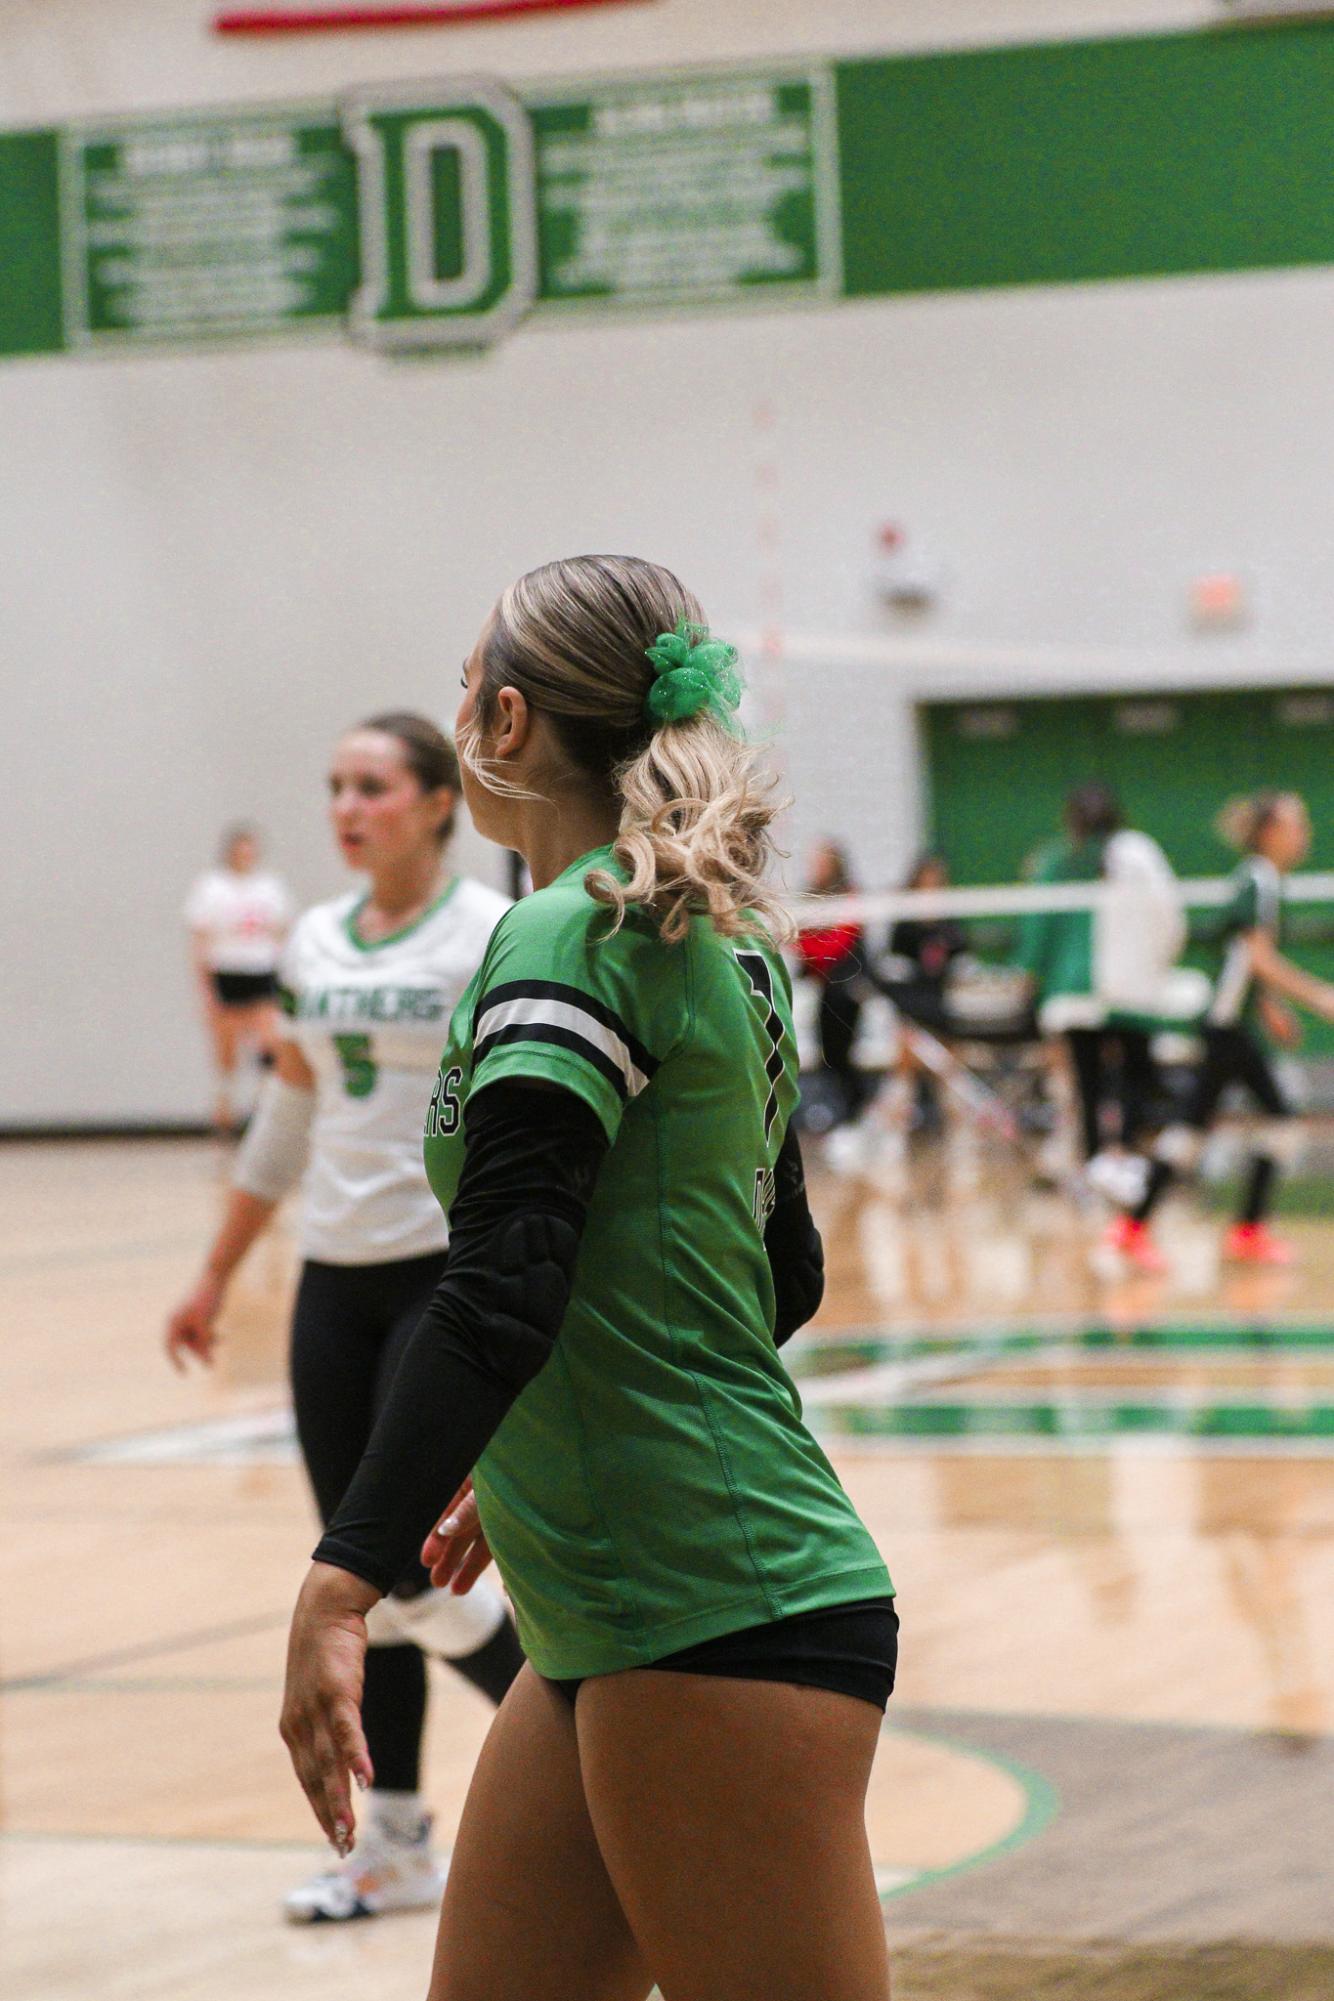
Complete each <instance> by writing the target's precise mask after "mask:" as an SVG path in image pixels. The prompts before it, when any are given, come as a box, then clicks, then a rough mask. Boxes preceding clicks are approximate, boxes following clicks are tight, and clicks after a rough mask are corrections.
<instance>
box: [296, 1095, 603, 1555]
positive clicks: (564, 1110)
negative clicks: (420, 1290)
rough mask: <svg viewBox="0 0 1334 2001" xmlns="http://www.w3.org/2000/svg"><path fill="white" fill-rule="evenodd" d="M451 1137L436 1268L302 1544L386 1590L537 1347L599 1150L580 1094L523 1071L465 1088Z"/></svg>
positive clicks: (561, 1295)
mask: <svg viewBox="0 0 1334 2001" xmlns="http://www.w3.org/2000/svg"><path fill="white" fill-rule="evenodd" d="M464 1144H465V1152H464V1163H463V1173H462V1176H461V1177H460V1180H459V1187H458V1193H457V1194H456V1196H455V1198H454V1201H453V1203H452V1204H451V1206H450V1211H449V1230H450V1236H449V1260H448V1263H447V1264H446V1266H445V1272H444V1276H443V1277H442V1279H441V1281H440V1284H439V1286H438V1287H437V1288H436V1292H435V1296H434V1298H433V1299H432V1301H431V1304H430V1305H429V1307H428V1308H427V1310H426V1312H425V1314H424V1315H423V1316H422V1319H421V1321H420V1323H419V1325H418V1327H417V1331H416V1332H415V1334H414V1335H413V1336H412V1339H411V1340H410V1341H409V1343H408V1346H407V1348H406V1349H405V1351H404V1355H403V1360H402V1362H401V1363H400V1364H399V1367H398V1371H397V1373H396V1374H395V1376H394V1380H393V1384H392V1387H391V1388H390V1391H389V1395H388V1398H387V1399H386V1401H385V1405H384V1408H383V1410H382V1411H381V1413H380V1416H379V1418H378V1419H377V1421H376V1425H375V1429H374V1431H373V1432H372V1433H371V1438H370V1443H369V1444H368V1445H367V1447H366V1451H365V1453H364V1455H363V1457H362V1461H361V1464H360V1466H359V1467H358V1468H357V1471H356V1473H355V1474H354V1475H353V1478H352V1483H351V1485H350V1486H349V1488H348V1490H347V1493H346V1494H345V1495H344V1497H343V1500H342V1503H341V1505H340V1506H339V1508H338V1509H337V1511H336V1512H335V1514H334V1517H333V1519H332V1521H331V1522H330V1523H329V1526H328V1528H327V1529H326V1530H325V1533H324V1535H323V1536H322V1537H321V1539H320V1542H319V1545H318V1547H317V1548H316V1550H315V1558H316V1561H317V1562H320V1563H332V1564H337V1566H338V1567H339V1569H341V1570H350V1571H353V1572H354V1573H355V1574H356V1575H357V1576H358V1577H363V1578H365V1580H366V1582H367V1583H368V1584H373V1585H375V1586H376V1588H377V1589H378V1590H379V1591H381V1592H386V1593H387V1592H389V1591H391V1590H392V1589H393V1587H394V1585H395V1584H396V1583H397V1582H398V1580H399V1578H400V1577H401V1576H402V1575H403V1573H404V1571H405V1570H407V1569H408V1567H409V1565H410V1564H412V1563H413V1562H414V1561H415V1559H416V1557H417V1554H418V1551H419V1550H420V1548H421V1545H422V1542H423V1541H424V1539H425V1537H426V1535H427V1534H428V1533H429V1531H430V1530H431V1529H432V1528H433V1527H434V1525H435V1523H436V1521H437V1519H438V1518H439V1514H440V1511H441V1509H442V1508H443V1507H444V1506H445V1505H446V1503H447V1502H448V1501H449V1500H450V1499H452V1497H453V1495H454V1493H455V1491H456V1489H457V1488H458V1487H459V1486H460V1485H461V1484H462V1482H463V1480H464V1479H465V1478H466V1476H467V1475H468V1473H470V1472H471V1470H472V1468H473V1466H474V1464H475V1463H476V1461H477V1459H478V1457H479V1456H480V1454H481V1453H482V1451H483V1449H484V1448H485V1446H486V1444H487V1442H488V1441H489V1439H490V1438H491V1435H492V1433H493V1432H494V1431H495V1430H496V1429H497V1428H498V1426H499V1424H500V1422H501V1420H502V1418H503V1417H504V1416H505V1413H506V1412H507V1411H508V1409H509V1407H510V1405H511V1404H512V1403H513V1402H514V1399H515V1398H516V1397H517V1396H518V1394H519V1392H520V1391H521V1390H522V1389H523V1388H524V1387H525V1385H526V1384H528V1383H530V1382H531V1381H532V1379H533V1377H534V1376H535V1375H536V1374H537V1373H538V1371H539V1370H540V1369H541V1368H542V1367H543V1365H544V1363H545V1362H546V1361H547V1360H548V1358H549V1356H550V1354H551V1351H552V1348H553V1347H554V1346H555V1342H556V1337H557V1335H558V1334H559V1332H560V1325H561V1321H562V1320H563V1319H564V1317H565V1309H566V1307H567V1305H568V1304H569V1298H570V1286H571V1282H572V1279H573V1274H574V1263H575V1258H576V1255H577V1253H578V1249H579V1240H580V1237H581V1236H582V1234H583V1228H584V1223H585V1220H586V1217H587V1214H588V1204H589V1200H590V1198H591V1196H592V1193H593V1186H594V1183H595V1182H596V1180H597V1176H598V1170H599V1168H600V1167H601V1165H602V1161H603V1157H604V1156H605V1154H606V1152H607V1137H606V1134H605V1133H604V1131H603V1129H602V1125H601V1123H600V1121H599V1120H598V1118H597V1117H596V1115H595V1114H594V1113H593V1111H592V1110H591V1109H590V1108H589V1107H588V1106H587V1105H586V1104H585V1103H584V1102H583V1100H582V1099H581V1098H577V1097H576V1096H575V1095H574V1093H573V1092H572V1091H564V1090H560V1089H551V1088H549V1087H544V1086H543V1085H540V1084H526V1083H522V1082H504V1083H497V1084H491V1085H489V1086H487V1088H486V1089H485V1090H482V1091H480V1092H479V1093H478V1094H477V1096H476V1098H474V1099H472V1100H470V1102H469V1104H468V1108H467V1112H466V1114H465V1123H464Z"/></svg>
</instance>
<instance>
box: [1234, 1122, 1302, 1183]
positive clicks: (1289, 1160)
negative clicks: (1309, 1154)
mask: <svg viewBox="0 0 1334 2001" xmlns="http://www.w3.org/2000/svg"><path fill="white" fill-rule="evenodd" d="M1247 1138H1248V1139H1249V1142H1250V1148H1251V1152H1252V1153H1258V1154H1263V1155H1264V1156H1265V1158H1266V1159H1268V1160H1272V1161H1273V1163H1274V1165H1275V1166H1276V1167H1282V1168H1286V1169H1287V1170H1288V1171H1289V1172H1291V1171H1292V1169H1293V1168H1294V1167H1296V1165H1297V1163H1298V1161H1299V1160H1300V1159H1301V1155H1302V1148H1303V1146H1304V1144H1305V1139H1306V1135H1305V1134H1304V1133H1303V1131H1302V1127H1301V1122H1300V1120H1298V1119H1259V1120H1257V1121H1256V1123H1255V1125H1253V1126H1252V1127H1251V1129H1250V1132H1249V1133H1248V1135H1247Z"/></svg>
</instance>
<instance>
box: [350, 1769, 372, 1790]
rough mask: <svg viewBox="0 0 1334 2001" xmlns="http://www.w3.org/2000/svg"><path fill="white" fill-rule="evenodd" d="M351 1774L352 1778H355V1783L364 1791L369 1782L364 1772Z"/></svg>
mask: <svg viewBox="0 0 1334 2001" xmlns="http://www.w3.org/2000/svg"><path fill="white" fill-rule="evenodd" d="M352 1776H353V1778H355V1780H356V1782H357V1785H358V1786H359V1788H360V1789H361V1791H362V1792H363V1793H364V1792H365V1790H366V1788H367V1786H368V1785H369V1784H370V1780H369V1779H368V1778H367V1777H366V1774H365V1773H364V1772H354V1773H353V1775H352Z"/></svg>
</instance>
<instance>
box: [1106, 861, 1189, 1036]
mask: <svg viewBox="0 0 1334 2001" xmlns="http://www.w3.org/2000/svg"><path fill="white" fill-rule="evenodd" d="M1102 872H1103V880H1104V883H1105V885H1106V887H1105V888H1104V891H1103V896H1102V902H1101V904H1100V905H1099V908H1098V915H1097V919H1096V922H1095V925H1094V932H1093V985H1094V992H1095V993H1096V994H1097V995H1098V998H1099V999H1100V1000H1101V1001H1103V1002H1104V1003H1105V1004H1106V1006H1107V1007H1108V1008H1110V1009H1111V1010H1113V1011H1118V1010H1119V1011H1121V1012H1124V1013H1131V1014H1146V1015H1157V1014H1162V1013H1164V1012H1170V1011H1171V1010H1170V1009H1169V1008H1168V1007H1167V1001H1168V999H1169V996H1170V990H1171V985H1172V977H1173V973H1174V971H1175V968H1176V962H1177V960H1178V959H1179V958H1180V957H1181V954H1182V952H1183V950H1184V949H1185V944H1186V914H1185V910H1184V908H1183V906H1182V901H1181V889H1180V885H1179V884H1178V882H1177V879H1176V877H1175V875H1174V874H1173V873H1172V865H1171V863H1170V862H1169V861H1168V859H1167V856H1166V855H1165V854H1164V853H1163V851H1162V849H1161V848H1160V847H1159V845H1158V843H1157V841H1155V840H1152V839H1151V838H1150V836H1149V835H1148V834H1140V833H1136V832H1135V831H1134V830H1133V829H1131V828H1129V827H1126V828H1122V830H1121V831H1120V832H1119V833H1116V834H1113V835H1112V837H1111V839H1110V840H1109V841H1108V843H1107V846H1106V848H1105V850H1104V852H1103V865H1102Z"/></svg>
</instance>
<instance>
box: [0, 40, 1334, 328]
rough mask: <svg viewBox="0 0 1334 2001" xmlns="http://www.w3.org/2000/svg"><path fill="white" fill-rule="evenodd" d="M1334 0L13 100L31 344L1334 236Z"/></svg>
mask: <svg viewBox="0 0 1334 2001" xmlns="http://www.w3.org/2000/svg"><path fill="white" fill-rule="evenodd" d="M1331 163H1334V31H1331V29H1330V27H1329V26H1328V25H1321V24H1318V23H1307V24H1304V25H1297V26H1292V25H1289V26H1282V27H1274V28H1270V29H1264V30H1257V31H1253V32H1250V33H1247V34H1240V33H1234V32H1218V31H1203V32H1198V33H1194V34H1174V35H1157V36H1141V37H1136V38H1121V39H1115V40H1104V41H1096V42H1063V43H1053V44H1050V45H1046V46H1041V47H1025V48H1008V47H1007V48H985V49H973V50H964V51H955V52H951V53H948V54H943V55H931V56H904V57H898V56H896V57H874V58H859V59H852V60H846V61H821V60H815V61H810V62H784V61H776V62H772V63H768V62H764V61H759V62H757V63H755V64H753V65H749V66H747V67H745V68H738V69H725V70H712V69H698V70H693V71H686V72H682V71H661V72H656V73H649V74H640V75H626V76H616V77H602V78H596V79H590V80H586V81H569V82H562V83H560V84H546V85H542V84H526V85H521V86H515V87H510V88H507V87H505V86H502V85H501V84H499V83H496V82H492V81H490V80H487V79H481V80H475V79H464V80H459V79H452V80H451V79H442V80H441V81H439V82H438V83H426V84H416V85H414V86H412V87H410V88H406V87H405V88H397V89H396V88H389V89H373V90H365V91H359V92H357V93H355V94H353V95H352V96H350V97H348V98H345V99H343V100H342V101H340V102H339V103H337V104H334V103H326V104H315V105H306V106H300V105H297V106H282V105H251V106H247V107H241V108H237V109H234V110H222V111H218V110H211V111H201V112H184V113H181V114H180V115H178V116H166V115H162V114H158V115H155V116H152V117H143V118H139V119H130V118H126V119H112V120H101V121H94V122H89V123H86V124H76V125H69V126H66V127H63V128H61V129H59V130H48V131H24V132H11V133H2V132H0V355H20V354H44V353H56V352H61V351H69V350H78V349H84V348H88V347H98V346H107V345H121V346H126V345H135V344H139V343H143V342H147V341H153V342H162V341H169V342H174V343H178V344H183V345H192V344H202V343H207V342H212V341H215V340H260V339H272V338H274V337H275V336H284V335H285V336H288V337H291V336H294V335H296V334H298V333H306V334H310V333H318V332H324V333H330V332H333V333H343V332H347V333H350V334H352V335H353V337H355V338H358V339H362V340H365V341H368V342H370V343H372V344H374V345H376V346H381V347H385V348H388V349H400V348H421V347H455V346H457V347H465V348H470V347H477V346H479V345H483V344H485V343H487V342H490V341H494V340H495V339H497V338H499V337H500V336H502V335H503V334H505V333H507V332H508V331H509V330H510V329H511V328H513V327H514V326H515V325H516V324H517V323H518V322H519V320H521V319H522V318H523V317H524V315H525V314H527V313H529V312H533V313H535V314H536V315H537V316H539V317H540V316H543V315H555V314H557V313H563V312H567V311H574V310H579V311H582V312H601V313H607V312H613V311H626V310H636V311H644V312H662V311H667V310H678V309H703V308H712V307H716V306H719V305H726V304H742V303H747V302H749V303H752V304H754V303H764V302H768V303H773V304H783V303H788V302H801V301H821V300H823V301H835V300H838V299H843V298H877V297H889V296H893V295H895V294H897V293H903V292H920V291H936V290H957V289H965V288H969V289H970V288H976V287H983V286H992V285H1022V284H1071V283H1080V282H1087V281H1090V280H1096V279H1109V278H1134V277H1157V276H1166V275H1170V274H1174V273H1186V272H1205V271H1244V270H1261V269H1277V268H1282V267H1291V266H1297V265H1311V264H1331V263H1334V164H1331Z"/></svg>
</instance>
